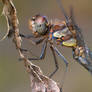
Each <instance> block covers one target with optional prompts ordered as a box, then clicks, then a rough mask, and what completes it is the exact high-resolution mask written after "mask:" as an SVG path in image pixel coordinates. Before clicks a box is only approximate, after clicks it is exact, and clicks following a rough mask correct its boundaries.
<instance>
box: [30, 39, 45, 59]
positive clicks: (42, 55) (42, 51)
mask: <svg viewBox="0 0 92 92" xmlns="http://www.w3.org/2000/svg"><path fill="white" fill-rule="evenodd" d="M46 48H47V40H46V41H45V42H44V44H43V47H42V50H41V55H40V57H38V58H28V59H29V60H42V59H44V58H45V55H46Z"/></svg>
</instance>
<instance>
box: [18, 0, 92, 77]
mask: <svg viewBox="0 0 92 92" xmlns="http://www.w3.org/2000/svg"><path fill="white" fill-rule="evenodd" d="M57 2H58V5H59V7H60V9H61V12H62V13H63V15H64V17H65V20H64V21H59V22H57V23H52V22H49V21H48V19H47V17H46V16H42V15H40V14H37V15H35V16H33V17H32V18H31V20H30V21H29V28H30V30H31V31H32V35H31V36H27V35H26V36H25V35H22V34H20V35H21V37H23V38H25V39H29V40H30V39H31V38H38V39H37V40H36V41H34V40H32V43H34V44H35V45H38V44H41V43H43V46H42V51H41V55H40V57H39V58H29V60H43V59H44V58H45V55H46V51H47V49H46V48H47V46H49V47H50V50H51V51H52V55H53V58H54V63H55V70H54V71H53V72H52V73H51V74H50V76H49V77H52V76H53V75H54V74H55V73H56V72H57V70H58V69H59V65H58V62H57V59H56V54H57V55H58V56H60V58H61V59H62V60H63V61H64V63H65V65H66V71H67V68H68V64H69V62H68V60H67V59H66V58H65V57H64V56H63V54H62V53H61V52H60V51H59V50H58V49H57V47H56V46H54V42H55V43H56V45H60V46H63V47H67V48H71V49H72V55H73V59H74V60H75V61H77V62H78V63H79V64H80V65H82V66H83V67H84V68H85V69H86V70H88V71H89V72H90V73H91V74H92V52H91V50H90V49H89V48H88V46H87V44H86V43H85V40H84V37H83V34H82V30H81V29H80V27H79V26H78V24H76V21H75V19H74V13H73V8H72V7H71V9H70V16H68V15H67V13H66V11H65V10H64V8H63V6H62V3H61V2H60V0H57ZM48 44H49V45H48Z"/></svg>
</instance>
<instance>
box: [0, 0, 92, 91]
mask: <svg viewBox="0 0 92 92" xmlns="http://www.w3.org/2000/svg"><path fill="white" fill-rule="evenodd" d="M13 2H14V4H15V6H16V9H17V15H18V18H19V22H20V25H19V28H20V32H21V33H27V34H30V33H31V32H30V31H29V29H28V20H29V19H30V18H31V17H32V16H34V15H35V14H38V13H40V14H42V15H45V16H47V17H48V19H55V18H58V19H60V20H63V19H64V17H63V14H62V13H61V10H60V8H59V7H58V5H57V2H56V0H13ZM62 3H63V6H64V8H65V10H66V11H67V13H68V14H69V7H70V5H72V6H73V7H74V15H75V19H76V21H77V23H78V24H79V26H80V27H81V29H82V30H83V34H84V38H85V40H86V42H87V44H88V46H89V47H90V48H91V50H92V0H62ZM1 12H2V4H1V2H0V13H1ZM6 30H7V26H6V20H5V17H4V16H2V17H0V38H1V37H2V36H3V35H4V34H5V32H6ZM25 43H27V42H25ZM25 43H24V44H25ZM28 46H29V48H30V50H31V51H32V52H33V53H34V54H36V55H37V56H39V55H40V52H41V50H40V48H41V45H39V46H34V45H32V44H31V43H28ZM58 48H59V50H60V52H62V53H63V55H64V56H65V57H66V58H67V59H68V60H69V68H68V73H67V76H66V79H65V81H64V86H63V92H92V76H91V74H90V73H88V72H87V71H86V70H85V69H84V68H83V67H81V66H80V65H79V64H78V63H77V62H75V61H74V60H73V59H72V51H71V49H69V48H68V49H67V48H62V47H61V48H60V46H58ZM18 58H19V56H18V53H17V51H16V49H15V46H14V44H13V43H12V41H11V40H10V39H9V40H8V39H5V40H4V41H3V42H1V43H0V92H31V91H30V90H31V88H30V81H29V75H28V74H27V73H26V71H25V68H24V64H23V62H19V61H18ZM57 58H58V63H59V67H60V69H59V71H58V72H57V73H56V74H55V76H53V79H54V80H55V81H57V82H58V83H60V84H61V85H62V80H63V73H62V72H63V71H64V70H65V66H64V64H63V62H62V60H61V59H60V58H59V57H58V56H57ZM33 63H35V64H37V65H39V66H40V67H41V69H42V70H43V72H44V74H45V75H49V74H50V72H52V71H53V70H54V63H53V58H52V55H51V52H50V51H49V48H48V51H47V55H46V58H45V60H43V61H34V62H33Z"/></svg>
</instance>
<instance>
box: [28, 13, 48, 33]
mask: <svg viewBox="0 0 92 92" xmlns="http://www.w3.org/2000/svg"><path fill="white" fill-rule="evenodd" d="M29 28H30V29H31V30H32V33H33V34H34V35H44V34H46V33H47V31H48V21H47V18H46V17H45V16H41V15H36V16H34V17H32V19H31V20H30V21H29Z"/></svg>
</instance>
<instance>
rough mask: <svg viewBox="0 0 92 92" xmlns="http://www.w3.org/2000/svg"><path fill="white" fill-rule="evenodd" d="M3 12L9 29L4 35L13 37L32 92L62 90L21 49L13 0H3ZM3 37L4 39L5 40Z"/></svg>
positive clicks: (57, 91)
mask: <svg viewBox="0 0 92 92" xmlns="http://www.w3.org/2000/svg"><path fill="white" fill-rule="evenodd" d="M2 2H3V4H4V7H3V14H4V16H5V17H6V20H7V26H8V31H7V33H6V35H5V36H4V37H3V39H5V38H6V37H7V36H8V37H11V36H12V37H13V42H14V43H15V46H16V49H17V51H18V53H19V56H20V58H22V59H23V60H24V64H25V68H26V70H27V72H28V73H29V75H30V80H31V87H32V92H60V89H59V87H58V86H57V83H56V82H55V81H53V80H52V79H50V78H48V77H47V76H45V75H43V73H42V71H41V69H40V67H39V66H36V65H34V64H33V63H32V62H31V61H29V60H28V59H27V57H26V56H25V55H24V54H23V53H22V51H21V42H22V40H21V37H20V35H19V27H18V18H17V15H16V8H15V7H14V4H13V3H12V0H2ZM3 39H2V40H3Z"/></svg>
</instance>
